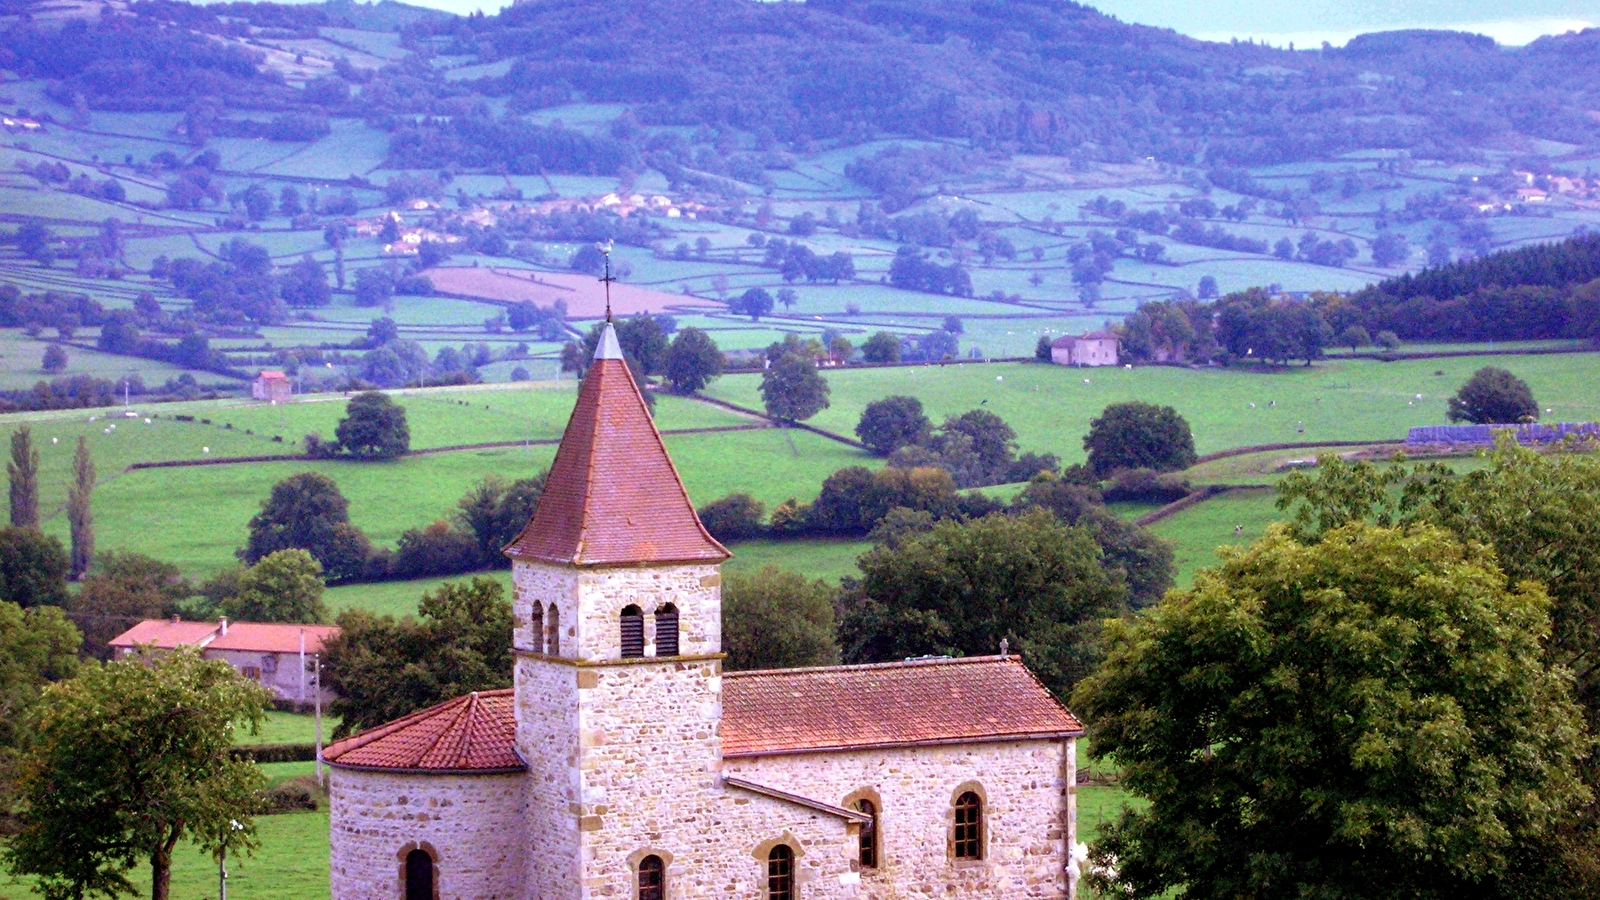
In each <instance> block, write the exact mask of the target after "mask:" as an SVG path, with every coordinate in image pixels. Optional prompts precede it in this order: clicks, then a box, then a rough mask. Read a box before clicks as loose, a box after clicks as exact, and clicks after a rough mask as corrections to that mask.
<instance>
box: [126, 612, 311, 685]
mask: <svg viewBox="0 0 1600 900" xmlns="http://www.w3.org/2000/svg"><path fill="white" fill-rule="evenodd" d="M338 633H339V629H338V628H337V627H335V626H333V625H290V624H281V623H265V622H232V623H230V622H229V621H228V620H227V619H226V618H221V619H218V620H217V621H215V622H186V621H183V620H181V619H179V618H178V617H176V616H174V617H172V618H171V619H146V620H144V621H143V622H140V623H139V624H137V625H135V626H133V627H132V628H129V629H128V630H127V631H124V632H123V633H121V634H119V635H117V636H116V637H114V638H112V639H111V643H110V647H111V652H112V653H113V654H114V655H116V656H127V655H128V654H130V653H135V652H137V651H138V650H139V648H141V647H148V648H150V649H153V650H173V649H175V648H178V647H197V648H199V650H200V655H201V656H202V657H203V658H205V659H220V660H223V661H225V662H227V663H228V664H229V665H231V666H233V667H234V668H235V669H237V670H238V671H239V674H241V675H243V676H244V677H246V678H249V679H250V680H252V681H255V682H258V683H260V685H261V686H262V687H264V688H266V689H268V690H270V691H272V694H273V696H275V697H277V698H278V699H279V700H283V701H285V702H290V703H297V704H310V703H312V702H314V701H315V700H316V694H317V679H316V673H315V671H314V670H315V665H314V660H315V658H316V656H317V655H318V654H320V653H322V647H323V644H325V643H327V641H328V640H330V639H331V638H333V636H334V635H337V634H338ZM332 699H333V694H331V693H330V692H328V691H326V690H324V691H323V693H322V700H323V702H324V703H326V702H328V701H329V700H332Z"/></svg>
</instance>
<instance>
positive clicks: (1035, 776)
mask: <svg viewBox="0 0 1600 900" xmlns="http://www.w3.org/2000/svg"><path fill="white" fill-rule="evenodd" d="M1068 743H1069V742H1067V741H1027V742H1005V743H999V742H997V743H978V744H957V745H948V746H938V747H913V748H903V749H888V750H859V751H848V752H842V753H814V754H796V755H791V756H769V757H758V758H739V759H729V760H725V761H724V763H723V768H724V770H725V771H726V773H727V774H729V775H733V776H736V777H740V778H747V779H749V780H751V781H753V782H757V783H760V784H762V785H766V786H768V787H773V788H777V789H780V790H784V791H788V792H791V793H796V794H801V795H804V796H807V797H810V798H812V799H815V800H820V801H822V802H824V803H832V804H835V805H839V806H849V805H850V804H851V803H853V802H854V801H855V800H856V799H859V798H861V797H866V798H867V799H870V800H872V802H873V803H874V804H875V805H876V806H877V807H878V809H879V817H878V822H879V832H878V834H879V848H880V849H879V853H880V855H881V859H880V861H879V865H878V867H877V868H876V869H863V870H862V874H861V885H862V896H863V897H864V898H870V900H933V898H941V900H942V898H948V897H952V896H957V897H961V898H963V900H966V898H974V900H976V898H985V900H1062V898H1065V897H1067V896H1068V890H1069V886H1068V882H1067V874H1066V866H1067V862H1068V857H1067V840H1068V837H1069V834H1068V828H1069V823H1070V822H1071V820H1072V818H1073V816H1072V812H1073V811H1074V810H1072V809H1070V808H1069V799H1070V795H1069V792H1068V786H1069V785H1070V784H1071V783H1072V781H1071V776H1072V773H1071V771H1070V760H1069V752H1068V751H1069V746H1068ZM967 790H976V791H977V792H978V794H979V796H981V797H983V798H984V799H985V807H984V825H985V829H984V838H985V841H986V846H985V853H984V859H983V860H982V861H980V862H964V861H957V860H955V859H954V858H953V853H952V847H951V840H952V831H953V825H954V803H955V799H956V797H957V796H959V795H960V794H961V793H962V792H963V791H967ZM1074 830H1075V829H1074Z"/></svg>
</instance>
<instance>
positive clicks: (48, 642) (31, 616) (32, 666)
mask: <svg viewBox="0 0 1600 900" xmlns="http://www.w3.org/2000/svg"><path fill="white" fill-rule="evenodd" d="M81 643H82V638H81V637H79V635H78V629H76V628H74V627H73V625H72V622H71V621H69V620H68V619H67V617H66V615H65V614H63V612H62V611H61V609H60V608H58V607H54V606H38V607H34V608H32V609H23V608H22V607H20V606H18V605H17V604H15V603H11V602H9V601H0V708H3V709H4V710H5V711H6V714H5V715H4V716H0V796H7V797H8V795H9V794H10V787H11V785H10V784H9V783H8V782H9V781H10V775H11V773H10V772H9V771H7V770H8V769H9V768H10V764H11V762H12V758H11V752H12V751H14V750H16V749H17V748H19V747H20V746H22V745H23V744H24V742H25V741H26V740H27V738H29V737H31V728H30V724H31V721H32V712H33V708H34V705H35V704H36V703H38V701H39V694H40V691H42V690H43V689H44V687H45V685H47V684H50V683H51V682H55V681H62V680H65V679H68V678H71V677H72V676H74V675H76V674H77V672H78V647H79V646H80V645H81ZM8 799H9V797H8Z"/></svg>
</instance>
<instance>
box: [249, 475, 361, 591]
mask: <svg viewBox="0 0 1600 900" xmlns="http://www.w3.org/2000/svg"><path fill="white" fill-rule="evenodd" d="M294 547H298V548H299V549H301V550H305V551H307V552H309V553H310V554H311V555H312V556H314V557H316V559H317V562H319V563H321V564H322V569H323V571H324V572H325V573H326V574H327V576H328V578H329V579H330V580H333V581H339V580H344V579H349V578H354V577H356V576H358V575H360V574H361V573H362V572H363V571H364V570H365V568H366V564H367V557H368V556H370V555H371V553H372V548H371V547H370V546H369V545H368V543H367V537H366V535H364V534H362V533H361V532H360V530H358V529H357V528H356V527H355V526H354V525H351V524H350V502H349V501H348V500H346V499H345V498H344V495H343V494H341V493H339V486H338V485H336V484H334V483H333V479H331V478H329V477H328V476H326V475H323V474H322V473H321V472H302V473H300V474H298V475H291V476H289V477H288V478H285V479H284V480H282V481H280V482H278V483H277V484H275V485H273V486H272V494H271V496H269V497H268V498H267V499H266V501H265V502H263V503H262V504H261V512H259V513H257V514H256V515H255V516H254V517H253V518H251V519H250V538H249V541H248V542H247V543H246V544H245V547H244V549H242V550H240V551H239V554H238V555H239V558H240V559H242V560H244V561H245V562H246V563H252V564H253V563H255V562H257V561H259V560H260V559H262V558H263V557H266V556H268V555H270V554H272V553H276V552H278V551H279V550H287V549H290V548H294Z"/></svg>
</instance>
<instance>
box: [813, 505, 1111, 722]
mask: <svg viewBox="0 0 1600 900" xmlns="http://www.w3.org/2000/svg"><path fill="white" fill-rule="evenodd" d="M861 571H862V573H863V577H862V581H861V587H860V590H859V592H858V593H857V594H856V595H855V596H853V597H850V598H848V599H847V600H846V601H845V603H844V614H843V618H842V620H841V621H840V624H839V635H840V643H841V644H842V645H843V648H844V657H845V659H846V660H847V661H849V662H876V661H884V660H898V659H904V658H906V657H911V656H923V655H928V654H933V655H953V656H985V655H991V654H994V653H997V652H998V651H999V648H1000V641H1001V640H1002V639H1005V640H1006V641H1008V642H1009V643H1010V647H1011V651H1012V652H1014V653H1020V654H1021V655H1022V658H1023V660H1024V661H1025V662H1026V663H1027V664H1028V666H1029V668H1031V669H1032V670H1033V671H1034V672H1035V673H1036V674H1037V675H1038V676H1039V678H1040V680H1042V681H1043V682H1044V683H1045V685H1046V686H1048V687H1049V688H1050V689H1051V690H1052V691H1055V692H1056V693H1057V695H1058V696H1063V697H1064V696H1065V695H1066V693H1067V692H1068V691H1070V690H1071V688H1072V685H1073V684H1074V683H1076V682H1077V680H1078V679H1080V678H1082V677H1084V676H1085V675H1087V674H1088V673H1089V672H1090V671H1091V670H1092V669H1093V667H1094V663H1095V662H1096V660H1097V658H1098V654H1097V651H1096V647H1095V638H1096V635H1097V633H1098V627H1099V626H1098V623H1099V622H1100V620H1102V619H1104V618H1105V617H1107V616H1114V615H1117V614H1118V613H1120V612H1121V611H1123V610H1124V609H1125V608H1126V597H1127V591H1126V589H1125V588H1124V586H1123V585H1121V584H1120V583H1118V582H1117V581H1116V580H1114V579H1113V578H1112V577H1111V576H1110V574H1109V573H1108V572H1107V571H1106V569H1105V567H1104V566H1103V565H1102V556H1101V552H1100V548H1099V547H1098V546H1096V545H1095V542H1094V539H1093V537H1092V536H1091V535H1090V533H1089V532H1088V531H1087V530H1086V529H1082V528H1071V527H1068V526H1066V525H1063V524H1061V523H1060V522H1059V521H1057V520H1056V518H1055V517H1054V516H1052V515H1050V514H1049V513H1046V512H1043V511H1039V512H1034V513H1029V514H1026V515H1021V516H1005V515H991V516H986V517H984V518H981V519H977V520H975V521H972V522H967V523H958V522H944V523H941V524H939V525H935V526H934V527H933V529H932V530H931V531H928V532H926V533H924V534H917V535H913V536H910V537H907V538H905V539H904V540H901V541H900V542H899V543H898V544H896V545H894V546H890V545H880V546H878V547H875V548H873V549H872V550H871V551H869V552H868V553H867V554H866V555H864V556H863V557H862V558H861Z"/></svg>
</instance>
